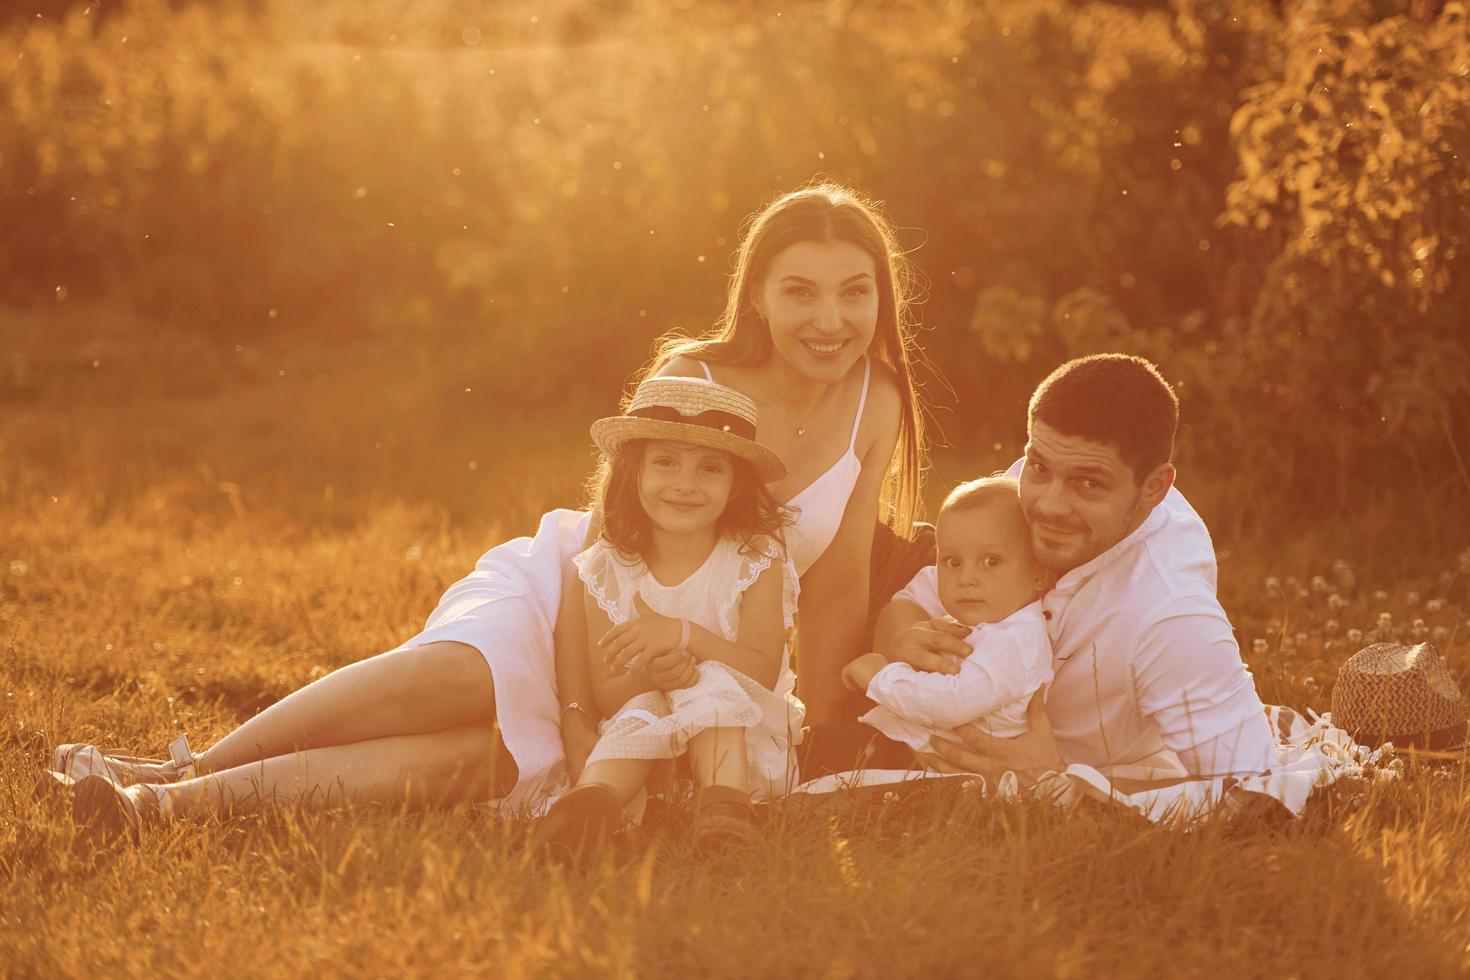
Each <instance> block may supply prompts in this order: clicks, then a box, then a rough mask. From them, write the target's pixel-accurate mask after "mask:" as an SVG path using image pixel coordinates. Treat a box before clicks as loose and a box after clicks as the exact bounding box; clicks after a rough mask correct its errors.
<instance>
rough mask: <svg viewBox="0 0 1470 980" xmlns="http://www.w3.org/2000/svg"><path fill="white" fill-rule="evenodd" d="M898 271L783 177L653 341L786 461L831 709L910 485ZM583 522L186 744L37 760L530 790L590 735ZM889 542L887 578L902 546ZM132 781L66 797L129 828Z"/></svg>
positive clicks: (210, 795) (677, 674)
mask: <svg viewBox="0 0 1470 980" xmlns="http://www.w3.org/2000/svg"><path fill="white" fill-rule="evenodd" d="M907 281H908V275H907V267H906V264H905V262H904V259H903V256H902V254H901V253H900V252H899V250H898V248H897V246H896V244H895V241H894V236H893V232H892V229H891V227H890V226H889V225H888V224H887V223H886V222H885V221H884V220H883V219H882V218H881V217H880V216H879V215H878V213H877V212H876V210H875V209H874V208H873V207H872V206H871V205H869V204H868V203H866V202H865V201H863V200H862V199H861V198H859V197H858V196H857V195H855V194H853V193H852V192H850V191H847V190H845V189H843V188H841V187H838V186H835V185H831V184H823V185H820V186H813V187H809V188H805V189H802V190H798V191H795V192H793V193H791V194H788V195H786V196H784V197H782V198H779V199H778V200H776V201H775V202H774V203H772V204H771V205H769V206H768V207H767V208H766V209H765V210H764V211H763V212H762V213H761V214H760V215H759V216H758V217H757V218H756V220H755V221H754V223H753V224H752V225H751V227H750V230H749V232H748V233H747V234H746V236H745V239H744V241H743V242H742V244H741V246H740V250H739V254H738V257H737V263H736V270H735V274H734V276H733V277H732V280H731V283H730V289H729V299H728V303H727V305H726V309H725V312H724V314H723V316H722V317H721V320H720V322H719V325H718V327H717V328H716V330H715V331H714V332H713V333H712V334H711V335H709V336H708V337H705V338H700V339H697V340H687V339H686V340H670V341H667V342H665V343H664V344H663V345H662V347H661V349H660V352H659V356H658V357H657V358H656V359H655V362H654V364H655V368H656V371H655V372H651V373H667V374H676V375H678V374H683V375H695V374H698V375H700V376H706V375H712V376H714V377H716V378H717V379H718V380H720V381H721V382H722V383H725V384H727V385H729V386H731V387H734V388H736V389H738V390H740V391H742V392H744V393H745V394H747V395H749V396H750V397H751V398H752V399H753V400H754V401H755V402H756V403H757V406H758V410H759V417H760V431H759V433H758V439H759V440H760V441H761V442H763V443H765V444H766V445H768V446H769V447H771V448H772V449H774V450H775V451H776V452H777V454H778V455H780V456H782V457H783V458H784V459H786V460H789V461H790V465H789V467H788V468H789V473H788V475H787V477H786V478H785V479H783V480H781V481H780V482H779V483H777V484H775V485H774V486H773V487H772V489H773V491H774V493H775V496H776V497H777V499H778V500H781V501H782V502H785V503H790V504H792V505H793V506H794V507H797V508H799V509H800V511H801V516H800V517H799V518H798V520H797V524H796V526H795V527H794V528H793V529H792V535H793V541H792V545H793V549H794V552H795V558H796V562H797V565H798V569H799V570H800V572H801V573H802V575H803V578H802V582H801V587H802V593H803V594H802V601H801V626H800V631H801V633H800V642H799V646H798V654H797V656H798V658H799V659H798V674H799V676H800V677H801V681H800V683H801V693H802V695H803V697H804V698H805V699H807V703H808V707H809V719H810V720H811V721H813V722H814V723H815V722H821V721H827V720H831V719H833V718H835V717H837V716H838V715H839V714H840V713H841V710H842V701H843V688H842V685H841V681H840V678H839V672H840V670H841V667H842V665H843V664H844V663H846V661H847V660H848V659H850V658H851V656H852V655H853V654H854V653H855V652H856V647H857V646H858V644H859V643H860V641H861V639H862V633H863V631H864V629H865V625H866V623H867V619H868V602H869V599H868V591H869V590H868V568H869V555H870V552H871V551H872V546H873V538H874V533H875V525H876V524H877V518H878V515H879V508H880V502H885V503H886V505H887V510H888V515H889V516H890V518H891V519H892V520H893V522H894V523H895V524H896V525H897V526H899V527H903V528H906V527H907V526H908V523H909V521H910V519H911V517H912V515H913V513H914V510H915V506H916V502H917V499H918V494H919V477H920V471H921V468H922V465H923V462H924V438H923V428H922V419H921V413H920V411H919V407H918V397H917V394H916V388H915V385H914V381H913V378H912V375H911V370H910V365H911V361H912V347H913V328H912V324H911V323H910V321H909V319H908V296H907V292H906V284H907ZM596 533H597V528H596V526H595V523H593V522H589V521H588V519H587V515H583V514H578V513H575V512H571V511H555V512H552V513H551V514H548V515H546V517H545V518H543V520H542V523H541V528H540V530H539V532H538V533H537V535H536V536H535V537H534V538H533V539H526V538H521V539H517V540H516V541H512V542H508V543H507V544H505V545H501V546H499V547H497V548H494V549H492V550H491V551H490V552H488V553H487V554H486V555H484V556H483V557H482V558H481V559H480V562H479V563H478V565H477V567H476V569H475V571H474V572H473V573H471V574H470V575H469V576H467V577H466V578H465V579H463V580H461V581H460V582H458V583H456V584H455V585H454V586H452V587H451V588H450V589H449V591H448V592H447V593H446V594H445V596H444V598H443V599H442V600H441V601H440V604H439V606H438V607H437V608H436V609H435V610H434V612H433V614H432V615H431V616H430V617H429V621H428V624H427V626H426V628H425V629H424V630H423V631H422V632H421V633H419V634H418V635H417V636H415V637H413V638H412V639H410V640H408V641H407V642H405V643H404V644H403V645H401V646H400V647H398V648H397V649H395V650H392V651H389V652H387V653H384V654H380V655H378V656H376V657H372V658H369V659H367V660H363V661H360V662H358V663H354V664H349V665H347V666H345V667H342V668H339V669H338V670H336V671H334V672H332V673H331V674H329V675H327V676H326V677H323V678H321V679H319V680H317V681H315V682H313V683H311V684H309V685H307V686H306V687H304V688H302V689H301V690H299V691H296V692H294V693H293V694H291V695H289V696H287V697H286V698H284V699H282V700H281V701H280V702H278V703H276V704H274V705H272V706H271V707H269V708H267V709H265V710H264V711H262V712H261V713H260V714H258V715H256V716H255V717H254V718H251V719H250V720H248V721H246V722H245V723H244V724H242V725H241V726H240V727H239V728H237V729H235V730H234V731H233V732H231V733H230V734H228V735H226V736H225V737H224V738H222V739H221V740H220V741H219V742H217V743H215V744H214V745H213V746H211V747H210V748H209V749H208V750H207V751H205V752H203V753H202V754H200V755H198V756H189V755H188V754H187V752H185V753H181V754H180V755H179V756H178V757H176V759H175V760H174V761H171V762H161V763H152V762H148V761H146V760H143V761H139V760H126V759H120V758H114V759H108V758H105V757H103V756H102V754H101V753H99V752H97V751H96V750H95V749H93V748H92V747H90V746H63V747H62V748H61V749H59V750H58V752H57V756H58V758H57V760H56V768H57V769H58V770H61V771H62V772H63V773H66V774H67V775H69V776H73V777H79V776H83V775H86V774H88V773H93V772H95V773H100V774H101V775H103V776H104V777H105V778H106V780H108V781H111V782H112V783H116V784H122V783H149V784H155V785H158V784H165V783H168V784H174V786H175V788H174V789H172V790H169V791H168V792H167V793H165V794H164V797H163V801H164V802H163V807H164V809H178V810H181V811H193V810H194V809H196V808H203V809H206V810H211V811H220V810H224V809H234V810H236V811H238V810H240V809H242V808H249V807H250V806H252V805H258V801H260V800H262V799H293V800H304V801H315V802H316V803H318V804H319V805H324V804H330V803H334V802H338V801H339V800H340V799H341V798H344V797H345V798H346V799H350V800H359V801H367V800H379V801H384V802H394V803H401V802H405V801H406V802H409V803H411V804H428V803H441V804H449V803H454V802H460V801H464V800H475V799H487V798H490V797H491V796H496V797H500V798H502V803H503V805H504V806H507V807H509V808H512V809H515V810H521V811H525V810H533V809H536V808H537V807H538V806H539V804H540V803H541V802H543V801H544V799H545V797H546V795H547V793H548V792H551V791H553V790H555V789H556V788H558V787H560V786H564V785H565V784H566V781H567V780H575V779H576V776H577V774H578V773H579V772H580V770H581V768H582V764H583V763H584V762H585V760H586V758H587V754H588V753H589V752H590V751H591V748H592V745H593V744H594V743H595V742H596V739H597V724H598V721H599V719H598V718H597V717H596V715H595V713H594V712H593V711H592V710H591V705H592V704H593V699H592V697H591V684H590V680H589V679H588V677H587V672H586V662H585V657H584V656H583V655H582V651H583V650H585V637H583V636H582V635H581V634H582V633H583V631H584V627H583V625H582V617H581V616H580V615H557V612H558V607H559V606H560V605H561V604H562V603H563V599H564V598H565V599H566V600H567V601H570V600H571V599H573V598H574V597H575V591H576V590H575V589H563V588H562V586H563V584H564V583H565V582H569V581H570V579H571V575H572V574H573V573H572V570H571V565H570V559H571V557H572V555H573V554H575V553H576V552H578V551H580V550H581V549H582V548H583V547H584V546H585V545H587V544H590V543H591V541H593V540H595V538H596ZM890 550H891V549H890ZM919 550H920V552H922V549H919ZM919 561H920V563H922V558H921V559H920V560H919ZM899 564H901V565H904V566H906V567H904V568H901V569H899V570H898V571H897V573H896V575H895V579H896V580H895V582H894V586H895V587H896V586H897V585H899V584H902V582H904V581H906V580H907V578H908V576H909V575H911V574H912V572H913V571H914V568H915V566H914V563H913V562H912V561H908V562H900V563H899ZM889 591H892V589H889ZM553 623H555V624H556V625H555V629H553ZM553 648H554V649H555V651H556V653H555V656H554V657H553ZM487 666H488V668H489V669H488V670H487V669H486V668H487ZM691 669H692V664H690V663H680V662H677V661H676V659H675V658H672V657H671V658H667V660H666V662H664V663H661V664H654V665H652V666H651V672H652V673H653V676H654V679H655V682H656V683H658V684H660V686H663V687H668V688H671V687H677V686H680V683H681V681H683V680H684V679H685V675H686V673H687V671H688V670H691ZM501 737H503V740H504V741H503V745H502V744H501V743H500V738H501ZM187 777H196V778H192V779H188V778H187ZM183 779H187V781H184V782H179V781H180V780H183ZM63 781H64V780H63ZM99 782H102V781H99V780H92V781H89V785H90V786H91V788H92V789H93V790H96V789H97V784H98V783H99ZM104 788H105V787H104ZM99 794H100V795H99ZM140 799H141V797H137V796H134V797H127V796H125V795H124V794H122V793H120V792H119V793H117V794H115V795H113V794H112V791H111V790H110V789H109V790H107V791H106V792H105V793H101V792H100V791H99V792H89V794H88V800H87V802H86V804H85V806H81V804H82V802H83V801H82V800H81V798H80V797H79V799H78V805H79V807H80V808H81V809H83V810H86V811H87V814H86V815H87V816H89V818H95V819H97V820H98V821H99V822H101V823H103V824H108V825H112V826H118V827H124V826H125V827H132V828H136V826H137V823H138V821H139V819H140V817H141V816H146V814H140V813H139V812H138V811H137V804H138V802H139V800H140ZM149 799H151V797H149Z"/></svg>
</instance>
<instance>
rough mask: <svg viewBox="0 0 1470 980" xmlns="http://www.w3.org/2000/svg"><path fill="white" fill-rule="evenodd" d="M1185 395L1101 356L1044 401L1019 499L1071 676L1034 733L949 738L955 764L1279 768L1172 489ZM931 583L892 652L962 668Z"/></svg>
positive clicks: (905, 617) (1152, 776) (887, 635)
mask: <svg viewBox="0 0 1470 980" xmlns="http://www.w3.org/2000/svg"><path fill="white" fill-rule="evenodd" d="M1178 416H1179V408H1178V400H1177V398H1176V397H1175V395H1174V392H1173V390H1172V389H1171V388H1170V387H1169V385H1168V383H1167V382H1166V381H1165V380H1164V379H1163V377H1162V376H1161V375H1160V374H1159V372H1158V369H1157V368H1155V367H1154V366H1153V365H1152V364H1150V363H1149V362H1148V361H1146V360H1143V359H1142V358H1138V357H1132V356H1129V355H1124V354H1099V355H1095V356H1093V357H1085V358H1080V359H1078V360H1074V361H1070V362H1068V363H1066V364H1063V365H1062V366H1061V367H1059V368H1057V370H1055V371H1054V372H1052V374H1051V375H1050V376H1049V377H1048V378H1047V379H1046V380H1045V381H1043V382H1042V383H1041V385H1040V386H1039V387H1038V388H1037V389H1036V391H1035V393H1034V394H1033V395H1032V397H1031V403H1030V406H1029V408H1028V411H1027V436H1028V441H1027V444H1026V455H1025V457H1024V458H1023V459H1022V460H1021V461H1020V462H1018V463H1017V465H1016V466H1013V467H1012V469H1011V471H1010V475H1019V479H1020V494H1021V506H1022V510H1023V511H1024V513H1025V516H1026V520H1027V523H1028V525H1029V527H1030V531H1031V540H1032V545H1033V547H1034V549H1035V551H1036V556H1037V559H1038V561H1039V562H1040V563H1041V564H1042V565H1043V566H1044V567H1045V568H1046V569H1047V570H1048V571H1049V572H1050V573H1051V575H1052V576H1053V577H1054V578H1055V582H1056V584H1055V586H1054V587H1053V588H1052V589H1051V590H1050V591H1049V592H1048V593H1047V594H1046V595H1045V596H1044V598H1043V599H1042V608H1043V611H1044V613H1045V614H1046V616H1047V620H1048V632H1049V634H1050V637H1051V642H1052V656H1053V667H1054V670H1055V673H1056V678H1055V680H1054V681H1053V683H1052V685H1051V687H1050V689H1049V690H1048V692H1047V693H1046V696H1045V704H1044V707H1043V705H1042V703H1041V700H1040V696H1038V699H1037V701H1035V702H1033V704H1032V708H1031V711H1030V712H1029V713H1028V717H1029V718H1030V721H1031V730H1030V731H1029V732H1028V733H1027V734H1025V735H1022V736H1020V737H1018V738H1015V739H991V738H989V737H988V736H987V735H986V733H985V732H984V731H983V730H981V729H979V728H977V727H976V726H973V725H972V726H964V727H962V728H960V729H957V730H956V732H955V735H956V736H957V738H958V739H959V741H958V742H953V743H947V742H942V741H937V744H940V745H941V746H942V747H941V748H940V749H939V752H940V756H939V757H938V758H929V759H927V760H926V761H927V762H928V763H929V764H930V765H931V766H932V767H934V768H936V769H942V770H947V771H957V770H963V771H971V772H994V771H1000V770H1004V769H1013V770H1016V771H1017V772H1019V773H1021V774H1022V775H1023V776H1025V775H1028V774H1029V775H1034V774H1036V773H1038V772H1041V771H1045V770H1048V769H1059V768H1061V766H1062V765H1063V764H1066V763H1084V764H1087V765H1090V766H1093V767H1095V768H1098V769H1100V770H1102V771H1104V772H1105V773H1107V774H1109V775H1111V776H1113V777H1114V782H1115V784H1126V783H1139V784H1140V785H1142V784H1148V783H1150V782H1153V783H1156V782H1158V781H1159V780H1160V779H1167V778H1184V777H1213V776H1238V775H1245V774H1249V773H1258V772H1263V771H1265V770H1266V769H1269V768H1270V767H1272V766H1273V765H1275V764H1276V752H1275V742H1274V739H1273V738H1272V734H1271V730H1270V727H1269V725H1268V724H1267V722H1266V718H1265V714H1264V712H1263V710H1262V707H1261V702H1260V699H1259V697H1258V696H1257V694H1256V690H1255V684H1254V681H1253V680H1252V678H1251V675H1250V672H1249V671H1248V670H1246V668H1245V665H1244V664H1243V663H1242V662H1241V659H1240V651H1239V648H1238V647H1237V645H1236V642H1235V637H1234V632H1233V630H1232V629H1231V626H1230V622H1229V620H1228V619H1226V617H1225V612H1224V610H1223V609H1221V607H1220V603H1219V601H1218V600H1217V599H1216V597H1215V578H1216V570H1215V553H1214V547H1213V545H1212V544H1211V542H1210V536H1209V532H1208V531H1207V530H1206V529H1205V526H1204V522H1203V521H1201V520H1200V518H1199V515H1198V514H1196V513H1195V512H1194V509H1193V508H1191V507H1190V506H1189V504H1188V502H1187V501H1185V499H1184V497H1183V496H1182V495H1181V494H1180V493H1179V491H1178V490H1175V489H1174V488H1173V484H1174V467H1173V465H1172V464H1171V463H1170V461H1169V460H1170V456H1171V455H1172V453H1173V447H1174V433H1175V429H1176V427H1177V423H1178ZM935 589H937V584H936V575H935V569H934V568H932V567H930V568H926V569H924V570H922V571H920V572H919V573H918V575H916V576H915V577H914V579H913V581H911V582H910V583H909V585H908V586H907V587H906V588H905V589H904V590H902V591H901V592H899V593H898V594H897V595H896V596H894V598H893V601H892V602H890V603H889V605H888V606H887V607H886V608H885V609H884V610H883V612H882V613H881V615H880V616H879V619H878V625H877V630H876V633H875V636H874V646H875V647H876V648H877V649H878V650H879V651H880V652H883V653H884V654H885V655H886V656H887V657H888V659H890V660H901V661H904V662H906V663H909V664H911V665H913V666H914V667H916V668H918V669H921V670H940V671H946V672H953V671H954V670H956V669H957V668H955V667H954V665H953V661H952V660H951V659H950V658H949V657H948V656H945V655H946V654H950V655H954V656H960V657H963V656H964V655H965V654H966V653H967V652H968V650H967V648H966V646H965V644H964V643H963V642H961V637H962V635H963V633H964V628H963V627H957V626H955V625H954V624H951V623H947V622H945V621H943V620H928V619H927V618H926V616H925V614H924V613H923V611H922V610H921V609H920V607H919V605H918V604H917V603H916V602H915V601H913V600H914V599H915V598H922V597H923V596H925V595H926V593H927V594H932V593H933V591H934V590H935Z"/></svg>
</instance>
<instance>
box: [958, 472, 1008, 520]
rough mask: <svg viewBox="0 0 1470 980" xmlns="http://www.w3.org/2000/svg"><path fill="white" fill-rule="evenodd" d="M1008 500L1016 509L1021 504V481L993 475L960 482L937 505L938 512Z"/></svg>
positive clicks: (969, 508) (972, 507)
mask: <svg viewBox="0 0 1470 980" xmlns="http://www.w3.org/2000/svg"><path fill="white" fill-rule="evenodd" d="M1002 500H1009V501H1010V502H1011V503H1013V504H1015V505H1016V507H1017V509H1019V508H1020V506H1021V481H1020V480H1017V479H1015V478H1014V477H1009V476H1002V475H999V474H997V475H995V476H982V477H980V479H978V480H968V481H966V482H964V483H961V484H960V485H959V486H957V487H955V488H954V489H953V490H951V491H950V492H949V496H947V497H945V498H944V503H942V504H940V505H939V513H940V514H941V515H943V514H946V513H952V512H958V511H965V510H974V509H975V508H977V507H981V506H984V505H985V504H989V503H994V502H996V501H1002Z"/></svg>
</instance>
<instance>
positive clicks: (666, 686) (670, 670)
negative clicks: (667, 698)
mask: <svg viewBox="0 0 1470 980" xmlns="http://www.w3.org/2000/svg"><path fill="white" fill-rule="evenodd" d="M698 667H699V661H697V660H695V659H694V654H692V653H690V652H689V651H688V650H680V649H678V648H677V647H676V648H675V649H673V650H668V651H665V652H664V653H660V654H656V655H654V656H652V657H649V658H648V662H647V667H646V673H647V674H648V683H650V684H652V685H653V687H654V689H655V690H659V691H664V692H668V691H677V690H679V689H680V688H684V687H689V686H690V685H692V684H693V683H694V679H695V677H697V676H698V675H699V671H698Z"/></svg>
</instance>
